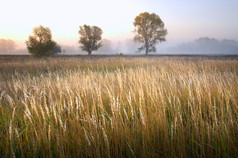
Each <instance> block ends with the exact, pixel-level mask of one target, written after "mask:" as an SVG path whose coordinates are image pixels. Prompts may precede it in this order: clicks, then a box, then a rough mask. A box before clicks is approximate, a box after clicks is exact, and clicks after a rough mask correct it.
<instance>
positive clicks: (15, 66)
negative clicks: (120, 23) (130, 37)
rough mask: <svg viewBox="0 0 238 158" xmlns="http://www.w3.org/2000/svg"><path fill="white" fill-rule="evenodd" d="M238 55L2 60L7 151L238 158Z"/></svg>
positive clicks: (0, 133)
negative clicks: (217, 56)
mask: <svg viewBox="0 0 238 158" xmlns="http://www.w3.org/2000/svg"><path fill="white" fill-rule="evenodd" d="M237 129H238V59H237V58H236V59H235V58H205V57H155V58H150V57H147V58H136V57H133V58H130V57H112V58H93V59H92V58H45V59H13V60H0V155H1V156H0V157H217V158H219V157H238V151H237V149H238V145H237V144H238V130H237Z"/></svg>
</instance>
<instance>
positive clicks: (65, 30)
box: [0, 0, 238, 46]
mask: <svg viewBox="0 0 238 158" xmlns="http://www.w3.org/2000/svg"><path fill="white" fill-rule="evenodd" d="M145 11H147V12H150V13H152V12H154V13H156V14H158V15H159V16H160V17H161V19H162V20H163V21H164V23H165V27H166V28H167V29H168V33H169V34H168V36H167V41H168V42H174V41H188V40H193V39H196V38H199V37H203V36H209V37H214V38H218V39H222V38H228V39H234V40H238V20H237V15H238V0H196V1H195V0H0V38H5V39H13V40H15V41H16V42H17V43H18V44H19V45H21V46H23V45H24V42H25V40H27V39H28V36H29V35H30V34H31V33H32V28H33V27H36V26H39V25H43V26H47V27H49V28H50V29H51V31H52V34H53V39H54V40H55V41H56V42H58V43H60V44H76V43H77V41H78V39H79V35H78V29H79V26H80V25H83V24H88V25H97V26H99V27H100V28H102V29H103V32H104V34H103V38H106V39H109V40H124V39H128V38H133V33H132V31H133V28H134V27H133V21H134V18H135V17H136V16H137V15H138V14H139V13H141V12H145Z"/></svg>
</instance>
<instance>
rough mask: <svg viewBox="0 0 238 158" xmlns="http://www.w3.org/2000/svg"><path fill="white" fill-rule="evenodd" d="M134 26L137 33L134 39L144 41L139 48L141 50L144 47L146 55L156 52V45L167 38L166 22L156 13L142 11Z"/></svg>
mask: <svg viewBox="0 0 238 158" xmlns="http://www.w3.org/2000/svg"><path fill="white" fill-rule="evenodd" d="M134 26H135V33H136V35H135V37H134V40H135V41H137V42H140V43H143V45H142V46H141V47H140V48H139V49H138V51H139V52H140V51H142V50H144V49H145V53H146V55H148V53H149V52H155V51H156V48H155V45H156V44H157V43H158V42H163V41H165V40H166V39H165V36H166V35H167V30H166V29H165V28H164V22H163V21H162V20H161V19H160V17H159V16H158V15H156V14H154V13H152V14H150V13H148V12H144V13H141V14H140V15H138V16H137V17H136V18H135V20H134Z"/></svg>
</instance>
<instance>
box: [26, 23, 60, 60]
mask: <svg viewBox="0 0 238 158" xmlns="http://www.w3.org/2000/svg"><path fill="white" fill-rule="evenodd" d="M33 34H34V35H33V36H29V39H28V41H26V45H27V49H28V51H29V53H31V55H33V56H37V57H41V56H50V55H52V54H53V49H54V47H55V46H56V43H55V42H54V41H53V40H52V34H51V30H50V29H49V28H48V27H43V26H41V25H40V26H38V27H35V28H33Z"/></svg>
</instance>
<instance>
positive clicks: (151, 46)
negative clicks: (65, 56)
mask: <svg viewBox="0 0 238 158" xmlns="http://www.w3.org/2000/svg"><path fill="white" fill-rule="evenodd" d="M133 24H134V26H135V30H134V31H135V37H134V41H136V42H138V43H141V47H139V48H138V51H142V50H145V54H146V55H148V53H150V52H155V51H156V47H155V45H156V44H158V43H159V42H163V41H165V40H166V39H165V36H166V35H167V30H166V29H165V27H164V22H163V21H162V20H161V19H160V17H159V16H158V15H156V14H154V13H152V14H150V13H148V12H144V13H141V14H139V15H138V16H137V17H136V18H135V20H134V23H133ZM78 33H79V41H78V43H79V45H80V48H81V49H82V50H83V51H85V52H87V53H88V55H91V54H92V52H93V51H96V50H98V49H99V48H101V47H102V46H103V42H102V34H103V31H102V29H101V28H100V27H98V26H90V25H86V24H85V25H83V26H79V31H78ZM26 45H27V50H28V52H29V53H30V54H31V55H33V56H37V57H41V56H51V55H54V54H56V53H58V52H62V50H61V47H60V46H59V45H57V43H56V42H55V41H54V40H53V39H52V34H51V30H50V28H48V27H44V26H41V25H40V26H38V27H35V28H33V35H30V36H29V38H28V40H27V41H26Z"/></svg>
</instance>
